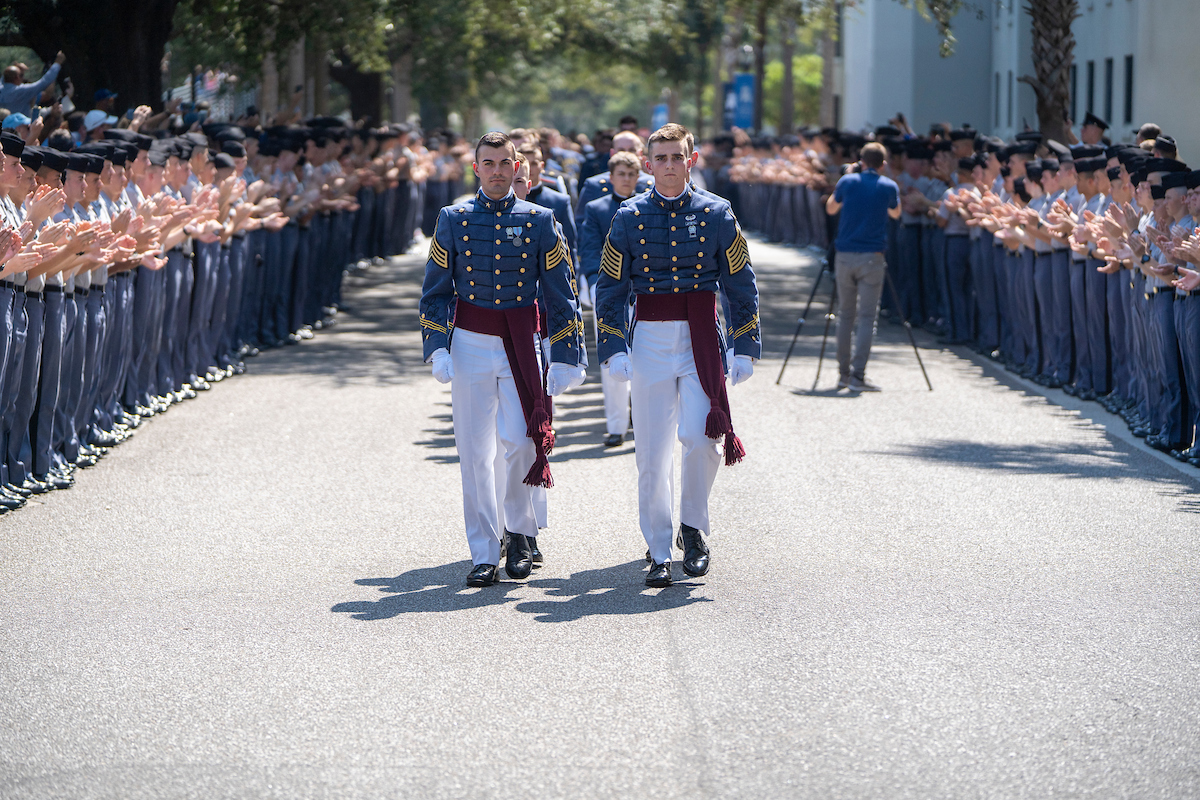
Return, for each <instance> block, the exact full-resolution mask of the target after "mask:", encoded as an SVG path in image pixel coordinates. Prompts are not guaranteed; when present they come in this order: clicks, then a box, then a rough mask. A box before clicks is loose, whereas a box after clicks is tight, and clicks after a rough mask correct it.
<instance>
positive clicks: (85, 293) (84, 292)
mask: <svg viewBox="0 0 1200 800" xmlns="http://www.w3.org/2000/svg"><path fill="white" fill-rule="evenodd" d="M75 294H76V295H78V296H79V297H87V296H88V290H87V289H80V288H76V289H75Z"/></svg>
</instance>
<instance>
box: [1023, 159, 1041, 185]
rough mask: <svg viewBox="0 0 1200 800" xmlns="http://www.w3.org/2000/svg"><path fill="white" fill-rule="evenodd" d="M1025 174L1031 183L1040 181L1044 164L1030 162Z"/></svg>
mask: <svg viewBox="0 0 1200 800" xmlns="http://www.w3.org/2000/svg"><path fill="white" fill-rule="evenodd" d="M1025 174H1026V175H1027V176H1028V177H1029V179H1030V180H1031V181H1040V180H1041V179H1042V162H1041V161H1030V162H1029V163H1028V164H1026V165H1025Z"/></svg>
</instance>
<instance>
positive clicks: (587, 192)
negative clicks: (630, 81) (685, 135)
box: [575, 131, 654, 227]
mask: <svg viewBox="0 0 1200 800" xmlns="http://www.w3.org/2000/svg"><path fill="white" fill-rule="evenodd" d="M617 153H633V154H634V155H635V156H637V159H638V163H639V164H641V163H642V162H643V160H644V155H645V154H644V153H643V152H642V139H641V137H640V136H638V135H637V134H636V133H634V132H633V131H621V132H620V133H618V134H617V135H616V136H614V137H613V138H612V149H611V150H609V153H608V154H609V156H614V155H616V154H617ZM653 183H654V178H653V177H651V176H650V175H647V174H646V173H643V172H639V173H638V182H637V187H636V189H635V193H636V194H641V193H642V192H644V191H646V190H647V189H649V188H650V186H651V185H653ZM611 192H612V176H611V175H609V173H608V172H601V173H600V174H599V175H593V176H592V177H590V178H588V179H587V180H586V181H584V182H583V185H582V186H580V187H579V202H578V203H577V204H576V206H575V226H576V227H579V226H580V225H582V224H583V210H584V209H585V208H587V204H588V203H590V202H592V201H593V200H595V199H596V198H597V197H603V196H604V195H606V194H610V193H611Z"/></svg>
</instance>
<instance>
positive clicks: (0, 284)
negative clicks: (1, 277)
mask: <svg viewBox="0 0 1200 800" xmlns="http://www.w3.org/2000/svg"><path fill="white" fill-rule="evenodd" d="M16 288H17V285H16V284H15V283H13V282H12V281H0V289H13V290H14V291H15V290H16Z"/></svg>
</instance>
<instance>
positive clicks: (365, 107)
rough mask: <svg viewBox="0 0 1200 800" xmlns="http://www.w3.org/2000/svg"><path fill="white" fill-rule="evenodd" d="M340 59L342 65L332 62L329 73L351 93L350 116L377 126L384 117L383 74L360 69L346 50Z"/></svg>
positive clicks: (368, 124) (371, 125) (370, 125)
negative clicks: (335, 64)
mask: <svg viewBox="0 0 1200 800" xmlns="http://www.w3.org/2000/svg"><path fill="white" fill-rule="evenodd" d="M339 60H340V61H341V64H342V66H340V67H338V66H334V65H332V64H330V65H329V75H330V77H331V78H333V79H334V80H335V81H337V82H338V83H340V84H341V85H342V86H344V87H346V91H347V92H348V93H349V94H350V116H351V117H352V118H354V119H355V120H360V119H365V120H366V121H367V126H368V127H375V126H377V125H378V124H379V123H380V121H382V119H383V102H382V100H383V76H382V75H380V74H379V73H377V72H362V71H360V70H359V69H358V67H356V66H354V62H353V61H351V60H350V56H349V54H348V53H346V52H344V51H343V52H342V54H341V58H340V59H339Z"/></svg>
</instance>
